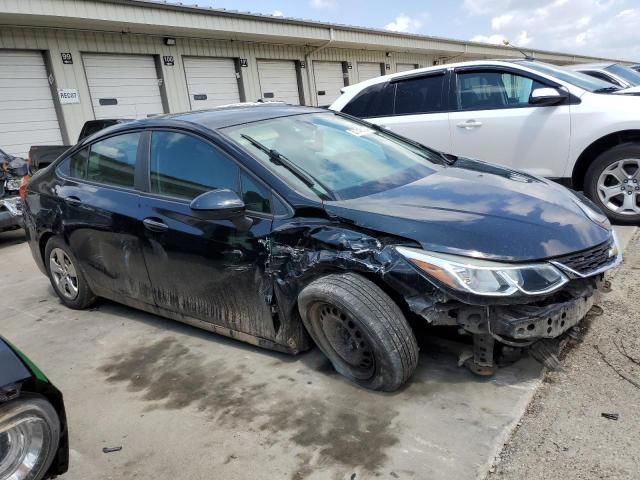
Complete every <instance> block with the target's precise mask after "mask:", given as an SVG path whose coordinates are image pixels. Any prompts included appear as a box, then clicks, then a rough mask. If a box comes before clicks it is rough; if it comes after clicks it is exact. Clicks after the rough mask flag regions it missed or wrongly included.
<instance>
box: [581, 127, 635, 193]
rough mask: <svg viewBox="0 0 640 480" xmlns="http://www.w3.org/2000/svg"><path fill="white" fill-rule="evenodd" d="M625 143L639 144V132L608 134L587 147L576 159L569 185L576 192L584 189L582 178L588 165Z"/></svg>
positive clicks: (626, 131) (623, 131) (629, 131)
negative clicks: (604, 153)
mask: <svg viewBox="0 0 640 480" xmlns="http://www.w3.org/2000/svg"><path fill="white" fill-rule="evenodd" d="M627 142H640V130H622V131H620V132H615V133H610V134H609V135H606V136H604V137H602V138H600V139H598V140H596V141H595V142H593V143H592V144H591V145H589V146H588V147H587V148H586V149H585V150H584V152H582V153H581V154H580V156H579V157H578V161H577V162H576V164H575V166H574V167H573V173H572V174H571V184H572V186H573V188H575V189H576V190H582V189H583V188H584V176H585V174H586V173H587V170H588V168H589V165H591V162H593V161H594V160H595V159H596V158H598V156H599V155H600V154H601V153H603V152H606V151H607V150H609V149H610V148H612V147H615V146H616V145H620V144H622V143H627Z"/></svg>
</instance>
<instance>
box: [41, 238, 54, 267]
mask: <svg viewBox="0 0 640 480" xmlns="http://www.w3.org/2000/svg"><path fill="white" fill-rule="evenodd" d="M53 236H54V234H53V233H51V232H47V233H43V234H42V236H41V237H40V243H39V245H38V246H39V248H40V258H42V263H43V264H44V265H45V266H46V264H47V262H46V259H45V258H44V250H45V248H47V242H48V241H49V239H50V238H51V237H53Z"/></svg>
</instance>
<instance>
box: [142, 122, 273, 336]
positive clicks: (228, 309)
mask: <svg viewBox="0 0 640 480" xmlns="http://www.w3.org/2000/svg"><path fill="white" fill-rule="evenodd" d="M149 170H150V175H149V186H148V190H149V193H148V194H145V195H143V198H142V202H141V208H142V211H143V215H142V218H143V223H144V225H145V240H144V255H145V260H146V264H147V268H148V270H149V276H150V277H151V283H152V285H153V293H154V298H155V302H156V304H157V306H158V307H160V308H162V309H165V310H169V311H171V312H174V313H175V314H178V316H181V315H184V316H185V317H188V318H183V319H186V320H188V319H189V318H191V319H198V320H201V321H204V322H207V323H209V324H213V325H217V326H221V327H224V328H228V329H231V330H233V331H236V332H242V333H246V334H249V335H252V336H255V337H259V338H273V337H274V336H275V335H274V325H273V322H272V320H271V310H270V305H269V301H268V300H269V298H270V295H271V289H270V283H269V282H268V279H267V277H266V275H265V272H264V266H265V261H266V256H267V245H268V244H267V242H266V238H267V236H268V235H269V233H270V231H271V224H272V218H271V215H270V213H269V210H270V194H269V193H266V192H268V190H266V189H265V188H264V187H262V186H261V185H260V184H259V183H258V182H257V181H256V180H255V179H253V178H252V177H250V176H249V175H248V174H247V173H245V172H244V171H243V170H241V169H240V168H239V167H238V165H237V164H236V163H235V162H234V161H233V160H232V159H231V158H229V157H228V156H226V154H224V153H223V152H221V151H220V150H219V149H218V148H216V147H215V146H213V145H212V144H210V143H208V142H207V141H205V140H203V139H201V138H199V137H195V136H192V135H187V134H184V133H179V132H175V131H169V130H158V131H154V132H153V133H152V137H151V149H150V155H149ZM241 172H242V173H241ZM217 188H228V189H230V190H233V191H235V192H239V193H242V191H244V195H243V198H244V200H245V204H247V207H248V210H251V211H248V212H247V216H246V217H244V218H240V219H234V220H231V219H221V220H207V219H206V218H203V217H202V215H200V214H197V213H196V212H193V211H192V210H191V209H190V207H189V204H190V202H191V200H192V199H193V198H195V197H196V196H198V195H200V194H201V193H204V192H206V191H209V190H214V189H217ZM224 333H227V334H228V332H226V331H225V332H224Z"/></svg>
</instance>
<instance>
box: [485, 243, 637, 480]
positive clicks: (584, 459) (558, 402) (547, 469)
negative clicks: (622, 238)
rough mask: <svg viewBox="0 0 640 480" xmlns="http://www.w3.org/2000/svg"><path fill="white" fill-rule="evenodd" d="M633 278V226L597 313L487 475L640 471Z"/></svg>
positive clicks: (609, 475)
mask: <svg viewBox="0 0 640 480" xmlns="http://www.w3.org/2000/svg"><path fill="white" fill-rule="evenodd" d="M639 279H640V232H636V234H635V236H634V238H633V239H632V240H631V242H630V244H629V246H628V248H627V251H626V255H625V261H624V263H623V264H622V265H621V266H620V267H619V268H618V269H617V270H616V271H615V272H613V274H612V275H611V281H612V287H613V291H612V292H611V293H609V294H608V295H606V296H605V297H604V300H603V302H602V303H601V306H602V308H603V309H604V314H603V315H602V316H600V317H591V318H590V321H589V324H590V326H589V327H588V328H587V331H586V333H585V335H584V337H583V339H582V342H581V343H579V344H577V345H573V346H570V347H569V348H568V349H567V350H566V351H565V353H564V355H565V358H564V361H563V370H562V371H554V372H548V373H547V374H546V375H545V378H544V382H543V385H542V387H541V388H540V389H539V391H538V392H537V393H536V395H535V397H534V399H533V401H532V402H531V403H530V405H529V407H528V409H527V412H526V414H525V416H524V417H523V418H522V420H521V422H520V423H519V424H518V428H517V429H516V431H515V432H514V433H513V435H512V437H511V439H510V440H509V442H508V443H507V444H505V447H504V449H503V451H502V453H501V455H500V456H499V458H498V459H497V460H496V464H495V466H493V467H492V468H491V470H490V473H489V474H488V475H487V477H486V480H493V479H518V480H520V479H523V478H526V479H527V480H537V479H544V480H549V479H563V480H570V479H589V480H591V479H596V478H598V479H638V478H640V415H639V412H640V307H639V302H638V299H639V298H640V281H639ZM602 413H610V414H616V415H617V418H618V419H617V420H613V419H607V418H605V417H603V416H602Z"/></svg>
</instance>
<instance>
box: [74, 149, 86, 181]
mask: <svg viewBox="0 0 640 480" xmlns="http://www.w3.org/2000/svg"><path fill="white" fill-rule="evenodd" d="M88 159H89V149H88V148H85V149H83V150H80V151H79V152H76V153H74V154H73V155H71V157H69V176H70V177H73V178H85V177H86V176H87V160H88Z"/></svg>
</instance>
